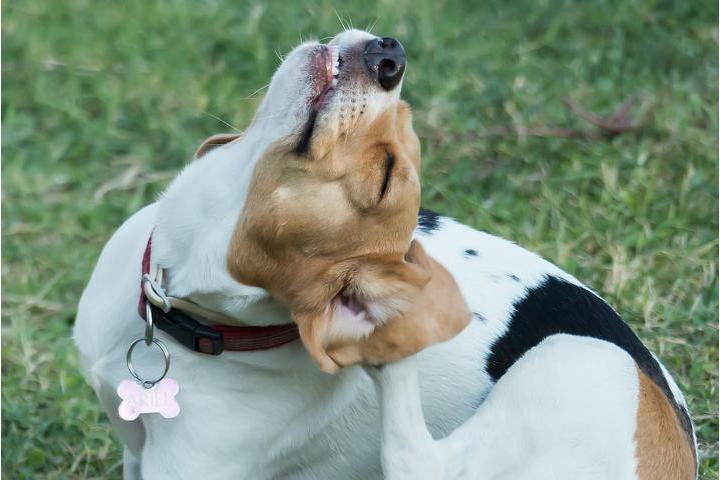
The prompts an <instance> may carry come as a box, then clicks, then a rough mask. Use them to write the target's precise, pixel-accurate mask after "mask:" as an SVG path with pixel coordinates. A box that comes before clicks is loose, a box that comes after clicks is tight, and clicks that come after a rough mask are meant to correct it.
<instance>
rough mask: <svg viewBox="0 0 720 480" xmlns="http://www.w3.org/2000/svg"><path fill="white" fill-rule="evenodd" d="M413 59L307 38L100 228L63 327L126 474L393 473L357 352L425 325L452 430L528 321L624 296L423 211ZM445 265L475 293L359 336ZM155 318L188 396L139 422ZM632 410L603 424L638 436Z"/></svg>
mask: <svg viewBox="0 0 720 480" xmlns="http://www.w3.org/2000/svg"><path fill="white" fill-rule="evenodd" d="M405 66H406V64H405V55H404V51H403V49H402V46H401V45H400V44H399V42H397V41H396V40H394V39H391V38H387V37H385V38H378V37H376V36H374V35H371V34H369V33H367V32H362V31H358V30H348V31H345V32H343V33H341V34H339V35H337V36H336V37H335V38H334V39H333V40H332V41H331V42H330V43H329V44H328V45H321V44H319V43H317V42H308V43H304V44H301V45H300V46H298V47H297V48H295V49H294V50H293V51H292V52H291V53H290V54H289V55H288V56H287V57H286V58H285V60H284V61H283V62H282V64H281V65H280V67H279V68H278V70H277V71H276V73H275V74H274V76H273V79H272V82H271V84H270V87H269V89H268V92H267V94H266V96H265V98H264V99H263V101H262V103H261V105H260V107H259V109H258V111H257V113H256V115H255V117H254V118H253V121H252V122H251V124H250V126H249V127H248V128H247V130H246V131H245V132H244V133H243V134H242V135H239V134H226V135H219V136H214V137H211V138H209V139H208V140H207V141H206V142H205V143H203V144H202V145H201V146H200V147H199V149H198V151H197V153H196V157H197V158H196V159H195V160H194V161H193V162H191V163H189V164H188V166H187V167H186V168H185V169H184V170H183V171H182V172H181V173H180V175H179V176H178V177H177V178H176V179H175V180H174V181H173V182H172V183H171V185H170V186H169V187H168V189H167V190H166V192H165V193H164V194H163V195H162V196H161V197H160V198H159V200H158V201H157V202H156V203H154V204H152V205H149V206H147V207H145V208H143V209H142V210H140V211H139V212H137V213H136V214H134V215H133V216H132V217H131V218H129V219H128V220H127V221H126V222H125V223H124V224H123V225H122V226H121V227H120V228H119V229H118V230H117V231H116V232H115V234H114V235H113V236H112V238H111V239H110V240H109V241H108V243H107V245H106V246H105V247H104V249H103V251H102V253H101V254H100V257H99V259H98V262H97V265H96V267H95V269H94V271H93V273H92V276H91V278H90V281H89V283H88V285H87V287H86V289H85V291H84V292H83V295H82V297H81V299H80V303H79V307H78V314H77V318H76V323H75V327H74V332H73V335H74V340H75V343H76V346H77V348H78V351H79V358H80V362H81V365H82V368H83V372H84V375H85V377H86V379H87V381H88V383H89V384H90V385H91V386H92V387H93V389H94V390H95V392H96V393H97V396H98V399H99V401H100V403H101V405H102V407H103V409H104V410H105V412H106V413H107V415H108V418H109V419H110V421H111V423H112V425H113V427H114V429H115V431H116V432H117V434H118V436H119V437H120V439H121V441H122V443H123V446H124V454H123V475H124V478H146V479H161V478H173V479H175V478H198V477H205V478H219V479H223V478H232V479H237V478H249V479H263V478H295V479H327V478H343V479H367V478H381V477H382V465H381V461H380V458H381V455H380V442H379V432H380V430H381V426H382V425H381V419H380V415H379V408H378V403H377V396H376V393H375V389H374V387H373V381H372V380H371V379H370V378H369V377H368V375H367V374H366V373H365V371H364V370H363V368H362V367H359V366H350V365H351V364H353V363H356V362H359V361H364V360H366V359H369V360H371V361H375V362H384V361H390V360H397V358H396V357H397V356H398V355H399V356H405V355H410V354H413V353H415V351H416V350H419V349H422V348H424V347H425V346H427V345H429V344H434V345H433V346H430V347H429V348H426V349H424V350H423V351H422V352H420V353H419V354H418V356H417V360H416V361H417V362H418V363H419V370H420V390H421V397H422V400H421V401H422V405H423V411H424V414H425V415H424V416H425V419H426V421H427V425H428V428H429V431H430V433H431V434H432V435H433V436H435V437H442V436H445V435H447V434H449V433H450V432H452V431H453V430H455V429H456V428H457V427H459V426H460V425H462V424H463V423H464V422H465V421H466V420H467V419H468V418H470V417H471V416H472V415H473V414H474V413H475V411H476V410H477V409H478V406H481V405H483V402H484V401H485V400H486V398H487V399H488V401H489V400H490V399H491V397H492V395H494V392H495V390H496V387H498V386H500V384H501V382H502V381H503V378H504V376H505V375H506V374H507V375H508V378H509V376H510V375H511V373H512V372H511V370H512V369H513V368H515V365H513V364H514V363H515V361H516V360H518V359H519V358H524V357H525V354H526V352H528V351H529V350H532V347H533V346H534V344H533V342H534V341H535V340H536V339H537V337H542V336H543V335H545V336H547V337H550V336H552V334H553V333H560V332H557V331H556V327H557V325H556V322H555V323H554V322H553V321H551V320H552V318H553V315H552V314H548V313H547V312H549V311H551V309H560V314H559V315H558V318H562V319H563V321H565V322H566V323H567V322H569V321H570V320H571V319H572V318H575V316H573V313H572V312H573V306H574V305H575V303H574V301H573V300H572V299H576V300H577V301H584V302H588V303H589V304H590V307H587V309H589V311H591V312H595V313H593V315H591V316H590V317H588V321H586V322H579V323H580V324H581V325H582V326H583V328H585V330H581V331H576V332H573V333H574V334H575V335H576V336H583V337H601V338H604V337H602V331H601V330H602V329H599V328H598V326H597V325H601V324H603V323H602V321H604V320H606V319H607V318H606V317H612V318H615V317H613V315H614V312H612V311H611V310H610V309H609V308H608V307H606V306H605V304H604V302H602V300H601V299H599V297H596V296H594V294H592V293H591V292H589V291H588V290H587V289H585V287H583V286H582V285H581V284H580V283H579V282H578V281H577V280H575V279H574V278H573V277H571V276H570V275H568V274H566V273H564V272H563V271H562V270H560V269H558V268H557V267H555V266H553V265H552V264H550V263H548V262H546V261H544V260H542V259H540V258H539V257H537V256H536V255H534V254H532V253H530V252H528V251H526V250H524V249H522V248H520V247H518V246H516V245H514V244H512V243H510V242H507V241H505V240H501V239H499V238H496V237H493V236H491V235H488V234H485V233H481V232H478V231H475V230H473V229H471V228H469V227H466V226H463V225H461V224H458V223H456V222H454V221H452V220H450V219H447V218H445V217H441V216H438V215H436V214H433V213H432V212H429V211H420V214H419V216H416V214H415V212H417V206H418V204H419V168H420V164H419V161H420V146H419V142H418V139H417V136H416V135H415V133H414V132H413V130H412V123H411V113H410V110H409V107H408V106H407V105H406V104H404V103H403V102H402V101H401V100H400V98H399V95H400V90H401V86H402V78H403V74H404V70H405ZM408 212H410V213H409V214H408ZM416 224H417V226H416ZM424 252H427V255H425V253H424ZM426 257H427V258H426ZM437 266H440V267H441V268H440V269H438V267H437ZM443 272H448V275H449V276H450V277H451V279H452V280H453V281H454V282H456V284H457V292H459V296H460V297H461V298H462V299H464V300H465V302H458V301H457V299H455V298H454V297H452V296H450V297H451V298H452V299H453V301H451V302H445V303H444V305H445V306H446V307H443V308H442V309H440V310H443V311H445V310H447V311H445V313H443V315H441V316H442V317H443V321H442V322H441V325H440V326H439V327H438V328H429V329H427V330H426V331H425V332H424V333H422V334H419V335H417V338H416V340H415V341H414V342H404V341H399V342H392V341H388V338H390V340H392V336H390V337H388V338H384V341H380V342H378V343H376V344H375V347H373V348H360V347H357V345H365V344H364V343H363V342H370V343H371V344H372V343H373V341H374V340H375V339H376V338H378V336H382V335H381V332H387V331H389V330H388V329H391V328H400V327H399V326H405V330H404V331H406V332H407V331H412V328H411V329H409V330H408V328H407V326H408V325H409V324H408V322H411V321H412V320H413V319H414V318H415V317H414V316H413V315H409V316H403V314H404V313H405V312H408V311H409V312H410V313H413V311H414V309H413V305H416V304H417V303H416V302H417V301H418V299H420V300H423V299H424V300H425V301H427V300H428V299H429V298H435V299H438V298H437V295H436V296H435V297H432V294H433V289H432V288H429V287H431V286H432V285H434V283H433V282H434V281H435V278H441V276H442V273H443ZM141 279H143V280H142V283H141ZM441 285H444V286H445V287H447V285H448V283H447V281H445V282H441ZM441 291H445V290H443V289H441ZM452 291H454V290H453V288H450V290H449V292H452ZM586 295H588V296H590V297H586ZM567 298H570V299H571V300H570V301H569V302H568V301H565V299H567ZM588 298H590V299H592V301H590V300H588ZM438 300H442V299H438ZM138 303H139V306H140V307H141V308H140V310H139V311H138V310H137V309H136V306H138ZM420 303H422V302H420ZM143 305H145V306H146V309H145V310H143V308H142V307H143ZM429 305H434V303H433V302H429ZM452 305H455V306H454V307H453V306H452ZM458 305H459V306H458ZM526 305H527V306H526ZM587 309H586V310H581V311H580V313H582V314H585V313H588V310H587ZM596 310H597V311H596ZM428 312H429V310H428ZM448 312H449V313H448ZM518 312H520V313H518ZM598 312H599V313H598ZM465 314H468V315H465ZM600 314H602V315H604V316H602V315H601V316H602V318H601V321H599V322H598V324H597V325H596V323H594V322H595V320H597V315H600ZM398 316H400V320H402V321H403V322H402V323H401V322H397V323H396V322H395V320H397V317H398ZM470 316H472V320H470V321H468V319H469V317H470ZM143 317H144V318H145V319H146V322H143V321H142V320H143ZM430 317H432V316H430ZM430 317H426V318H423V319H421V320H422V321H418V322H417V323H419V324H425V322H428V321H432V318H430ZM151 319H153V320H152V321H153V322H154V324H155V325H156V327H157V328H155V329H154V334H153V329H152V328H149V325H150V320H151ZM545 322H547V326H545ZM563 325H565V324H563ZM613 325H615V324H613ZM622 325H624V324H622ZM440 327H442V328H440ZM445 327H447V328H445ZM535 327H538V328H535ZM148 328H149V333H148ZM460 328H462V331H460V332H459V333H458V334H457V335H456V336H454V337H453V338H452V339H451V340H449V341H445V342H441V340H446V339H448V338H449V337H451V336H452V335H454V334H455V333H456V331H455V330H458V329H460ZM384 329H386V330H384ZM399 331H402V328H400V330H399ZM143 332H145V333H144V337H143ZM150 334H153V335H154V339H155V340H157V341H159V342H162V344H163V345H166V346H167V349H168V350H169V352H170V355H171V358H172V362H171V364H170V368H169V371H168V375H169V376H170V377H171V378H172V379H175V380H176V381H177V383H178V384H179V393H178V394H177V401H178V403H179V405H180V407H181V412H180V414H179V415H178V416H177V417H175V418H164V417H162V416H160V415H155V414H146V415H142V416H140V417H139V418H138V419H136V420H134V421H130V422H127V421H124V420H122V419H121V418H120V416H119V414H118V406H119V404H120V398H119V396H118V394H117V388H118V385H119V384H120V383H121V382H122V381H123V380H126V379H128V378H129V377H130V374H129V373H128V370H127V365H126V357H127V356H128V355H127V354H128V347H129V345H130V343H131V342H133V341H134V340H135V339H137V338H138V337H140V338H145V340H146V341H147V340H149V338H150V337H149V336H148V335H150ZM404 338H406V336H404V335H401V336H400V340H403V339H404ZM633 338H634V336H633ZM381 340H383V339H381ZM438 342H440V343H438ZM408 343H409V344H410V346H408ZM535 343H540V341H539V340H538V341H537V342H535ZM354 345H355V346H354ZM378 345H379V347H378ZM558 348H560V349H562V348H561V347H558ZM577 350H578V349H574V350H573V351H577ZM221 352H222V353H221ZM393 352H399V353H393ZM153 354H154V353H153V351H152V350H150V349H145V350H141V347H138V350H137V352H136V355H135V356H134V357H133V363H134V364H135V365H136V366H137V368H138V370H140V371H141V372H140V374H139V376H142V377H143V378H146V377H147V378H156V377H158V376H159V375H155V373H156V372H154V371H152V369H150V367H153V368H155V367H157V366H158V363H162V361H161V360H158V358H157V356H153ZM218 354H219V355H218ZM648 355H650V354H649V353H648ZM333 356H336V357H337V359H333ZM633 358H635V357H634V356H633ZM642 358H643V363H639V365H640V366H641V367H642V368H646V369H645V370H643V372H646V375H647V376H648V378H650V379H651V380H652V382H653V385H657V387H658V388H660V390H661V392H662V394H663V395H664V397H663V398H665V399H667V400H668V403H669V404H670V405H671V406H672V408H673V411H674V412H676V415H677V418H678V419H679V420H678V421H679V422H680V424H681V426H682V428H683V432H684V434H685V436H686V437H687V439H686V443H687V448H688V449H689V450H692V449H693V448H694V434H693V431H692V425H691V423H690V420H689V415H688V414H687V408H686V406H685V403H684V400H683V398H682V395H681V393H680V391H679V389H678V388H677V386H676V384H675V382H674V381H673V380H672V378H671V377H670V375H669V374H668V373H667V372H666V371H665V370H664V368H663V367H662V366H661V365H660V364H659V362H657V360H656V359H655V358H654V357H652V356H650V357H649V358H650V359H649V360H648V358H647V356H643V357H642ZM410 361H415V360H410ZM338 362H340V363H338ZM344 362H346V363H347V368H342V369H340V367H344V366H346V364H345V363H344ZM317 367H320V368H317ZM387 368H391V367H387ZM642 368H641V369H642ZM326 372H331V373H333V372H335V373H336V374H334V375H329V374H328V373H326ZM527 380H528V381H529V382H531V383H530V384H532V385H535V384H536V383H533V382H534V381H535V379H534V378H532V377H531V378H528V379H527ZM518 382H520V380H518V381H516V383H518ZM496 384H497V385H496ZM546 388H547V390H548V392H547V394H548V395H551V394H552V393H553V392H554V393H556V394H557V395H563V392H564V391H563V390H562V389H560V386H558V387H557V389H556V388H555V387H554V386H553V384H552V383H548V384H547V385H546ZM410 393H412V392H410ZM383 398H385V392H384V393H383ZM628 408H630V407H628ZM633 411H634V410H633ZM630 413H632V411H631V409H629V410H628V411H626V412H625V414H626V417H628V415H630ZM385 418H386V419H387V416H386V417H385ZM523 418H527V419H528V421H532V418H530V417H529V416H527V417H523ZM626 420H628V422H629V421H630V420H631V419H630V418H629V417H628V418H626ZM628 425H629V424H628ZM612 426H616V425H612ZM624 427H625V429H624V430H623V429H622V428H619V429H618V430H617V431H616V430H615V429H611V430H609V435H613V436H618V435H620V434H621V433H622V434H626V436H627V434H629V433H628V432H629V430H628V429H630V428H631V427H629V426H624ZM618 432H620V433H618ZM386 434H387V432H386ZM623 438H624V439H625V440H627V438H625V437H623ZM626 443H627V442H626ZM631 443H632V439H631V440H630V444H626V445H625V447H626V450H624V452H625V453H626V454H627V458H629V459H633V458H636V457H635V456H634V455H635V450H634V449H633V446H632V444H631ZM386 452H387V449H386ZM692 455H694V453H692V452H691V456H692ZM386 457H387V455H385V457H384V458H386ZM638 458H639V457H638ZM694 458H695V457H694V456H692V461H693V462H694V461H695V460H694ZM491 460H492V459H491ZM625 460H627V459H624V460H623V461H625ZM492 461H495V460H492ZM613 461H615V462H618V461H619V460H617V459H613ZM627 461H628V462H630V461H631V460H627ZM386 467H387V465H386Z"/></svg>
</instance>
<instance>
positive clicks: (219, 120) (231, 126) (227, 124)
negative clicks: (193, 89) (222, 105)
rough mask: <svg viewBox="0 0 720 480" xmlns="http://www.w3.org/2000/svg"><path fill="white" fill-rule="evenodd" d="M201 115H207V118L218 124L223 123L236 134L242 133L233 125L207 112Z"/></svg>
mask: <svg viewBox="0 0 720 480" xmlns="http://www.w3.org/2000/svg"><path fill="white" fill-rule="evenodd" d="M202 113H204V114H205V115H207V116H208V117H211V118H214V119H215V120H217V121H218V122H222V123H224V124H225V126H227V127H230V128H232V129H233V130H235V131H236V132H237V133H242V130H240V129H239V128H237V127H236V126H235V125H232V124H230V123H228V122H226V121H225V120H223V119H222V118H220V117H218V116H217V115H214V114H212V113H210V112H208V111H203V112H202Z"/></svg>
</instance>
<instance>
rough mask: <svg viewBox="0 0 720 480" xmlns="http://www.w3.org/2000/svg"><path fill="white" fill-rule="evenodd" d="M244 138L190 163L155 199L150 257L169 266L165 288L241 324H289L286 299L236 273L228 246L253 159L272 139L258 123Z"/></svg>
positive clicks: (242, 202) (253, 164)
mask: <svg viewBox="0 0 720 480" xmlns="http://www.w3.org/2000/svg"><path fill="white" fill-rule="evenodd" d="M253 127H254V128H249V129H248V131H247V132H246V133H245V135H244V136H243V138H242V139H241V140H238V141H236V142H233V143H232V144H229V145H226V146H224V147H222V148H217V149H215V150H212V151H210V152H208V153H207V154H205V155H204V156H203V157H202V158H199V159H197V160H195V161H193V162H192V163H190V164H189V165H188V166H187V167H186V168H185V169H184V170H183V171H182V172H181V173H180V174H179V175H178V176H177V177H176V178H175V180H174V181H173V182H172V183H171V184H170V186H169V187H168V189H167V190H166V191H165V193H164V194H163V195H162V196H161V198H160V199H159V200H158V210H157V211H158V213H157V218H156V223H155V228H154V230H153V234H152V235H153V250H152V261H153V262H155V263H157V264H158V265H159V266H161V267H162V268H164V269H165V272H166V276H167V277H166V278H167V289H168V293H169V294H171V295H173V296H175V297H181V298H187V299H190V300H192V301H194V302H195V303H198V304H200V305H202V306H203V307H205V308H207V309H210V310H214V311H217V312H221V313H223V314H225V315H227V316H229V317H232V318H235V319H237V320H238V324H244V325H268V324H282V323H288V321H289V319H290V317H289V314H288V312H287V310H286V309H285V307H284V306H283V305H281V304H280V303H279V302H277V301H275V300H274V299H272V298H271V297H270V296H269V294H268V292H267V291H266V290H264V289H261V288H258V287H251V286H247V285H243V284H241V283H239V282H237V281H236V280H234V279H233V278H232V277H231V276H230V273H229V272H228V269H227V255H228V245H229V243H230V238H231V236H232V233H233V230H234V228H235V224H236V223H237V220H238V217H239V215H240V212H241V210H242V208H243V205H244V202H245V198H246V195H247V191H248V188H249V185H250V180H251V178H252V174H253V170H254V166H255V162H256V161H257V159H258V157H259V156H260V155H261V153H262V151H263V150H264V149H265V148H266V146H267V145H268V144H269V143H270V142H271V141H272V139H268V138H265V137H264V136H263V135H262V133H263V131H264V130H265V129H263V128H261V127H262V126H261V125H255V124H254V125H253Z"/></svg>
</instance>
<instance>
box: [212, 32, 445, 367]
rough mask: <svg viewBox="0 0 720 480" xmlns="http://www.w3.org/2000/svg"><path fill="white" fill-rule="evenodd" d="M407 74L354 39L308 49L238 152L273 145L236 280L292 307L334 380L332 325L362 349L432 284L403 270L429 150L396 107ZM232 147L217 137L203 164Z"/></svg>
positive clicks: (291, 59) (278, 82)
mask: <svg viewBox="0 0 720 480" xmlns="http://www.w3.org/2000/svg"><path fill="white" fill-rule="evenodd" d="M404 69H405V54H404V51H403V49H402V46H401V45H400V44H399V43H398V42H397V41H395V40H393V39H388V38H385V39H382V38H378V37H375V36H373V35H370V34H368V33H366V32H360V31H357V30H350V31H346V32H344V33H342V34H340V35H338V36H337V37H335V38H334V39H333V40H332V41H331V42H330V43H329V44H327V45H322V44H319V43H304V44H302V45H300V46H298V47H297V48H295V49H294V50H293V51H292V52H291V53H290V54H289V55H288V56H287V57H286V58H285V60H284V61H283V63H282V64H281V65H280V67H279V68H278V70H277V72H276V73H275V75H274V76H273V80H272V82H271V84H270V87H269V89H268V92H267V94H266V97H265V99H264V100H263V102H262V104H261V107H260V109H259V110H258V112H257V113H256V116H255V118H254V120H253V123H252V124H251V126H250V127H249V129H248V132H246V134H245V136H244V138H243V139H242V140H241V142H243V143H252V142H254V141H256V140H254V139H255V138H260V137H259V136H258V133H257V132H258V131H259V130H262V131H263V134H264V135H265V137H264V138H265V139H266V137H267V132H272V135H273V136H274V138H272V139H271V140H270V141H265V143H264V144H263V146H262V148H261V150H262V151H261V152H260V154H259V155H257V158H256V159H255V160H254V166H253V173H252V178H251V180H250V182H249V186H248V189H247V197H246V198H245V201H244V205H243V207H242V209H241V212H240V216H239V218H238V219H237V221H236V224H235V229H234V233H233V235H232V238H231V240H230V246H229V249H228V260H227V264H228V270H229V272H230V274H231V275H232V276H233V277H234V278H235V279H236V280H237V281H239V282H241V283H243V284H245V285H253V286H259V287H262V288H265V289H267V290H268V291H269V292H270V293H271V294H272V295H273V296H274V297H276V298H278V299H280V300H283V301H284V302H285V303H286V304H287V305H288V306H289V308H290V310H291V313H292V315H293V318H294V320H295V321H296V322H297V324H298V327H299V330H300V334H301V338H302V340H303V342H304V344H305V346H306V348H307V350H308V351H309V352H310V354H311V356H312V357H313V359H314V360H315V361H316V362H317V363H318V364H319V365H320V367H321V368H323V369H324V370H326V371H333V370H335V369H336V368H337V365H336V364H335V363H334V362H333V361H332V360H331V359H330V357H328V356H327V353H326V346H327V342H328V338H329V337H328V332H329V331H330V330H329V327H330V326H331V325H332V331H333V332H335V334H340V335H341V336H342V337H343V338H358V339H359V338H364V337H366V336H367V335H369V334H370V333H371V332H372V331H373V330H374V328H375V326H376V325H381V324H383V323H384V322H385V321H386V320H388V319H390V318H392V317H395V316H397V315H398V314H399V313H401V312H403V311H405V310H406V309H407V308H408V307H409V305H410V304H411V302H412V301H413V299H415V298H416V297H417V295H418V293H419V292H420V291H421V289H422V288H423V287H424V286H425V285H426V284H427V282H428V281H429V279H430V276H431V272H430V271H429V270H428V268H426V267H427V266H423V265H421V264H419V263H417V262H415V261H413V258H412V256H408V257H407V258H406V253H407V252H408V250H409V248H410V243H411V238H412V231H413V229H414V227H415V224H416V221H417V211H418V208H419V202H420V180H419V173H420V172H419V171H420V143H419V140H418V138H417V136H416V135H415V132H414V131H413V128H412V121H411V113H410V109H409V107H408V106H407V105H406V104H405V103H404V102H402V101H401V100H400V99H399V94H400V86H401V83H402V76H403V72H404ZM234 138H235V136H233V135H226V136H215V137H211V138H210V139H208V140H207V141H206V142H205V144H203V145H202V146H201V147H200V148H199V149H198V155H203V154H205V153H206V152H207V151H208V150H210V149H212V148H213V147H215V146H217V145H223V144H227V143H234V142H233V140H234ZM266 140H267V139H266ZM220 148H221V149H222V148H227V147H222V146H221V147H220ZM228 153H229V152H228ZM238 161H242V159H238Z"/></svg>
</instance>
